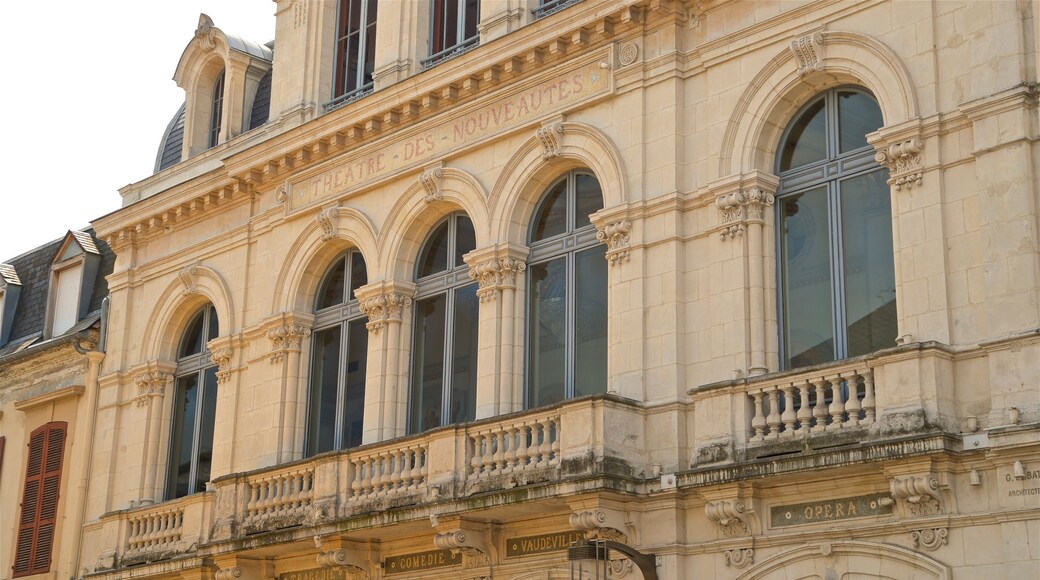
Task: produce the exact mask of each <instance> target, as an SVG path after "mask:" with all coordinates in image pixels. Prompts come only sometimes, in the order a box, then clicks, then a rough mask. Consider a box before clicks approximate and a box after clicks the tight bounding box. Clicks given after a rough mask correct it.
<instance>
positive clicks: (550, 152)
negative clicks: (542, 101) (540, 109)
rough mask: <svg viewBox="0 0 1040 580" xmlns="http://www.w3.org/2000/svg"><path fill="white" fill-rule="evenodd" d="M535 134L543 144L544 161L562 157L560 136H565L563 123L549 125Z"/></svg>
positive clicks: (542, 127) (540, 128) (543, 126)
mask: <svg viewBox="0 0 1040 580" xmlns="http://www.w3.org/2000/svg"><path fill="white" fill-rule="evenodd" d="M534 134H535V137H537V138H538V141H540V142H541V144H542V159H543V160H545V161H548V160H549V159H552V158H554V157H559V156H560V153H561V152H562V150H561V144H560V138H559V136H560V135H563V123H561V122H559V121H556V122H554V123H547V124H545V125H542V126H541V127H539V128H538V129H536V130H535V132H534Z"/></svg>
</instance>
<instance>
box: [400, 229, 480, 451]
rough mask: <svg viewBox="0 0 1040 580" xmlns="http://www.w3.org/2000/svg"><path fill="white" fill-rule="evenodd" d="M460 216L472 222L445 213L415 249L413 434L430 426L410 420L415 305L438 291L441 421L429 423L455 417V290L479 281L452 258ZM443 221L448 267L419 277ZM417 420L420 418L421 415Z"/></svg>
mask: <svg viewBox="0 0 1040 580" xmlns="http://www.w3.org/2000/svg"><path fill="white" fill-rule="evenodd" d="M459 218H465V219H467V220H469V222H470V224H471V225H473V220H472V219H471V218H470V217H469V216H468V215H467V214H466V213H465V212H463V211H456V212H452V213H450V214H448V215H446V216H444V217H443V218H441V219H440V220H438V221H437V222H436V223H435V224H433V226H432V227H431V228H430V230H429V233H428V234H427V236H426V239H425V240H424V241H423V243H422V245H421V246H420V247H419V251H418V253H417V254H416V262H415V268H414V279H415V284H416V289H415V298H414V299H413V304H414V305H415V306H414V307H413V308H412V311H413V312H412V335H413V336H412V347H411V355H410V357H409V365H408V368H409V369H410V370H411V373H410V375H411V376H410V378H409V381H408V383H409V384H408V421H407V426H408V428H407V432H408V434H409V435H414V434H417V433H423V432H425V431H428V430H429V429H423V428H422V425H421V424H418V425H417V430H416V429H413V427H412V426H413V422H414V421H415V419H416V417H415V415H414V413H415V411H416V406H415V403H416V401H415V396H414V395H415V390H416V381H418V380H420V377H419V376H417V373H416V372H415V357H416V354H417V348H416V344H417V341H418V339H419V333H418V328H419V308H418V305H419V303H420V302H422V301H424V300H427V299H430V298H435V297H437V296H439V295H444V297H445V303H444V336H443V337H442V340H443V346H442V348H443V354H442V368H441V404H440V412H441V415H440V424H439V425H437V426H435V427H431V428H430V429H437V428H439V427H445V426H448V425H452V424H454V421H452V419H451V407H452V397H451V393H452V383H451V378H452V375H453V370H454V369H453V363H454V356H453V355H454V352H453V348H454V344H453V343H454V340H453V338H454V337H455V324H454V322H455V320H454V319H455V316H454V314H455V308H456V297H455V293H456V291H458V290H460V289H462V288H466V287H468V286H472V287H477V286H478V283H477V282H476V281H474V280H473V279H471V278H470V276H469V271H470V269H469V265H468V264H466V262H465V261H464V260H462V259H461V257H460V259H459V262H460V263H459V264H453V261H454V260H455V257H456V255H457V254H458V221H459ZM445 222H447V223H448V247H447V259H448V264H447V267H446V268H445V269H444V270H442V271H438V272H434V273H432V274H428V275H426V276H423V277H422V278H420V277H419V275H420V271H419V269H420V268H421V267H422V262H421V258H422V256H423V255H424V254H425V250H426V249H427V246H428V245H429V244H430V243H432V241H433V236H434V234H435V233H436V232H437V230H439V229H440V227H441V226H442V225H443V224H444V223H445ZM473 227H474V234H475V233H476V226H475V225H473ZM471 251H472V250H471ZM474 333H475V334H474V338H475V340H474V342H476V341H477V340H479V329H477V328H474ZM476 364H477V361H476V360H474V361H473V365H474V366H473V369H474V370H473V372H474V375H475V374H476V372H477V371H476ZM476 388H477V385H476V380H474V385H473V389H474V393H475V392H476ZM473 411H474V413H475V412H476V409H475V408H474V409H473ZM419 420H420V421H421V418H420V419H419Z"/></svg>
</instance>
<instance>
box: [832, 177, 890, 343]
mask: <svg viewBox="0 0 1040 580" xmlns="http://www.w3.org/2000/svg"><path fill="white" fill-rule="evenodd" d="M886 173H887V171H886V170H884V169H879V170H877V171H873V172H871V173H868V174H866V175H860V176H858V177H853V178H851V179H846V180H845V181H843V182H841V227H842V250H843V251H844V253H845V255H844V260H843V265H844V270H845V320H846V324H847V331H848V355H849V356H857V355H861V354H866V353H869V352H874V351H875V350H878V349H882V348H886V347H890V346H895V340H896V334H897V329H896V278H895V267H894V265H893V263H892V262H893V260H892V255H893V254H892V209H891V205H890V204H891V201H890V198H889V190H888V185H887V184H886V182H885V181H886V179H887V175H886Z"/></svg>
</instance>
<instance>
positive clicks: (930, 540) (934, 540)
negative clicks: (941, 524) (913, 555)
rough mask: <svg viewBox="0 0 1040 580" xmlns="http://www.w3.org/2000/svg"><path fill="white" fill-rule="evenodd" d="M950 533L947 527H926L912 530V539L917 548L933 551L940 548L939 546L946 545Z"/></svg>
mask: <svg viewBox="0 0 1040 580" xmlns="http://www.w3.org/2000/svg"><path fill="white" fill-rule="evenodd" d="M948 535H949V532H948V531H947V530H946V528H925V529H923V530H914V531H912V532H910V541H912V542H913V543H914V547H915V548H924V549H925V550H929V551H933V550H937V549H939V546H944V545H946V537H947V536H948Z"/></svg>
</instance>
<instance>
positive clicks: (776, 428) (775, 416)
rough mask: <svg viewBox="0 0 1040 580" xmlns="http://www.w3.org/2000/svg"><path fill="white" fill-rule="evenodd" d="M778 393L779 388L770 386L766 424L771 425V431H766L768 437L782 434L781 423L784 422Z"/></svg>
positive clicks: (774, 437)
mask: <svg viewBox="0 0 1040 580" xmlns="http://www.w3.org/2000/svg"><path fill="white" fill-rule="evenodd" d="M778 393H779V389H777V388H776V387H775V386H774V387H770V388H769V415H768V416H767V417H766V425H768V426H769V432H768V433H766V439H776V438H778V437H779V436H780V425H782V424H783V421H781V420H780V401H779V397H778V396H777V394H778Z"/></svg>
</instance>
